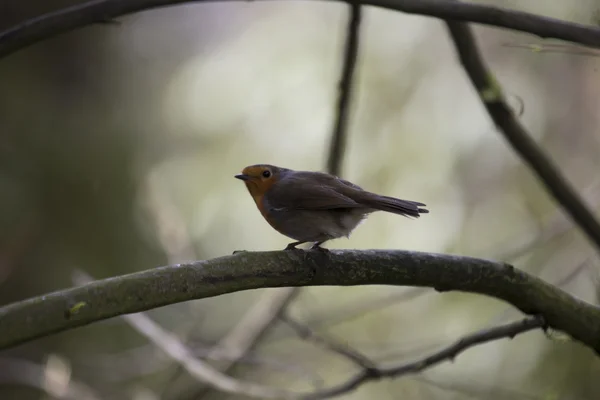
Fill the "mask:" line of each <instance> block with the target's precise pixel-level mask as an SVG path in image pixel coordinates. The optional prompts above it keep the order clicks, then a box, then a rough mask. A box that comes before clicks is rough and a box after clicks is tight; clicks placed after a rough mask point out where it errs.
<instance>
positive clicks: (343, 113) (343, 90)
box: [327, 0, 362, 176]
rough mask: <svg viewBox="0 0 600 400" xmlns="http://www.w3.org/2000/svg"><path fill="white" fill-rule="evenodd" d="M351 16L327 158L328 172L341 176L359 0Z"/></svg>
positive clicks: (351, 9)
mask: <svg viewBox="0 0 600 400" xmlns="http://www.w3.org/2000/svg"><path fill="white" fill-rule="evenodd" d="M349 6H350V16H349V19H348V29H347V33H346V45H345V46H344V61H343V64H342V75H341V79H340V83H339V95H338V103H337V114H336V120H335V127H334V128H333V134H332V135H331V144H330V145H329V158H328V160H327V172H329V173H330V174H333V175H336V176H339V175H340V171H341V167H342V162H343V159H344V152H345V149H346V136H347V134H348V116H349V111H350V100H351V94H352V78H353V76H354V69H355V67H356V59H357V57H358V45H359V41H360V37H359V28H360V21H361V19H362V6H361V5H360V3H359V2H357V1H355V0H351V2H350V4H349Z"/></svg>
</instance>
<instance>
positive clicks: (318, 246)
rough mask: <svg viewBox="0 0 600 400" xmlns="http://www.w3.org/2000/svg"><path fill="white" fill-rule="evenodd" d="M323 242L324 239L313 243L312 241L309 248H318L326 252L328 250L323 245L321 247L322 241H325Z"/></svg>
mask: <svg viewBox="0 0 600 400" xmlns="http://www.w3.org/2000/svg"><path fill="white" fill-rule="evenodd" d="M325 242H326V240H321V241H320V242H315V243H314V244H313V245H312V246H311V247H310V249H311V250H318V251H325V252H327V251H329V250H328V249H326V248H325V247H321V245H322V244H323V243H325Z"/></svg>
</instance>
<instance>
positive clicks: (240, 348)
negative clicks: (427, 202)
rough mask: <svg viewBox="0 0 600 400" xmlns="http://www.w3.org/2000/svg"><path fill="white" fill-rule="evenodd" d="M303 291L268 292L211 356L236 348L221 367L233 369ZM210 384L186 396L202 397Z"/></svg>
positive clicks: (218, 344)
mask: <svg viewBox="0 0 600 400" xmlns="http://www.w3.org/2000/svg"><path fill="white" fill-rule="evenodd" d="M299 293H300V288H297V287H289V288H278V289H273V290H270V291H267V292H265V293H264V294H263V295H262V296H261V298H260V299H259V300H258V301H257V302H256V303H255V304H254V305H253V306H252V308H250V310H249V311H248V312H247V313H246V314H245V315H244V317H243V318H242V319H241V321H240V322H239V323H238V324H237V325H236V326H235V327H234V328H233V329H232V330H231V331H230V332H229V333H228V334H227V335H226V336H225V337H224V338H223V339H221V340H220V341H219V343H217V344H216V345H215V346H214V347H213V348H212V350H211V353H209V356H212V355H214V354H218V353H220V352H233V354H235V357H234V358H232V359H231V360H229V361H227V362H226V363H225V364H224V365H222V366H221V367H220V368H219V370H221V371H223V372H224V373H228V372H229V371H231V370H232V369H233V368H234V367H235V366H236V365H237V364H238V363H239V362H240V361H241V360H242V359H243V358H244V357H246V356H247V354H248V353H249V352H250V351H251V350H252V349H253V348H254V347H255V346H256V344H257V343H258V342H259V341H260V339H261V338H263V337H264V336H265V335H266V334H267V333H268V331H269V330H271V328H273V326H274V323H275V321H276V320H277V317H278V316H279V315H280V314H281V313H282V312H284V311H285V309H286V308H287V307H288V306H289V304H290V303H291V302H292V301H293V300H294V299H295V298H296V296H297V295H298V294H299ZM209 389H210V388H208V387H202V388H194V389H193V391H192V393H191V395H190V396H184V398H190V399H200V398H203V397H205V396H206V395H208V393H210V390H209Z"/></svg>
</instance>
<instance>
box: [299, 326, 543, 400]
mask: <svg viewBox="0 0 600 400" xmlns="http://www.w3.org/2000/svg"><path fill="white" fill-rule="evenodd" d="M544 326H545V325H544V319H543V318H542V317H540V316H537V317H530V318H525V319H523V320H521V321H517V322H513V323H510V324H506V325H501V326H497V327H494V328H489V329H484V330H481V331H479V332H475V333H473V334H470V335H468V336H465V337H463V338H461V339H459V340H458V341H456V342H455V343H454V344H452V345H450V346H448V347H445V348H443V349H442V350H440V351H437V352H435V353H433V354H431V355H429V356H427V357H425V358H423V359H420V360H417V361H413V362H410V363H406V364H401V365H398V366H392V367H386V368H378V367H368V368H363V369H362V370H361V371H360V372H359V373H358V374H356V375H355V376H354V377H352V378H350V379H349V380H347V381H346V382H344V383H342V384H340V385H338V386H336V387H333V388H331V389H326V390H323V391H320V392H316V393H313V394H310V395H308V396H305V397H304V398H305V399H311V400H316V399H327V398H331V397H334V396H339V395H342V394H344V393H348V392H350V391H352V390H354V389H356V388H357V387H358V386H360V385H362V384H364V383H366V382H368V381H372V380H376V379H381V378H398V377H400V376H404V375H408V374H416V373H419V372H422V371H424V370H426V369H428V368H431V367H433V366H435V365H437V364H439V363H441V362H444V361H452V360H454V359H455V358H456V356H458V355H459V354H460V353H462V352H463V351H465V350H467V349H470V348H471V347H474V346H477V345H480V344H483V343H487V342H491V341H493V340H498V339H503V338H509V339H512V338H513V337H515V336H516V335H518V334H521V333H525V332H528V331H531V330H534V329H539V328H544ZM329 348H331V347H329Z"/></svg>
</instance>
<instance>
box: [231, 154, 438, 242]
mask: <svg viewBox="0 0 600 400" xmlns="http://www.w3.org/2000/svg"><path fill="white" fill-rule="evenodd" d="M235 178H237V179H240V180H242V181H244V183H245V185H246V188H247V189H248V192H249V193H250V195H251V196H252V199H254V202H255V203H256V206H257V207H258V210H259V211H260V213H261V214H262V216H263V217H264V219H265V220H266V221H267V222H268V223H269V225H271V227H273V228H274V229H275V230H276V231H278V232H279V233H281V234H283V235H285V236H287V237H289V238H291V239H293V240H295V241H294V242H292V243H290V244H288V245H287V247H286V248H285V249H284V250H293V249H297V248H296V246H298V245H300V244H303V243H311V242H312V243H313V245H312V247H311V248H310V249H311V250H323V251H327V249H325V248H322V247H321V245H322V244H323V243H324V242H326V241H328V240H331V239H337V238H340V237H350V234H351V233H352V231H353V230H354V228H356V227H357V226H358V225H359V224H360V223H361V222H362V221H363V220H364V219H365V218H366V217H367V216H368V215H369V214H371V213H372V212H375V211H386V212H389V213H394V214H399V215H403V216H406V217H414V218H418V217H419V216H420V214H425V213H429V210H427V209H425V208H422V207H426V205H425V204H423V203H420V202H417V201H410V200H400V199H397V198H394V197H388V196H382V195H378V194H375V193H371V192H368V191H366V190H363V189H362V188H361V187H360V186H358V185H355V184H354V183H352V182H349V181H347V180H344V179H341V178H339V177H337V176H335V175H330V174H327V173H324V172H315V171H295V170H292V169H287V168H282V167H277V166H274V165H269V164H255V165H250V166H247V167H245V168H244V169H243V170H242V173H241V174H238V175H235ZM298 250H300V249H298Z"/></svg>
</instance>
